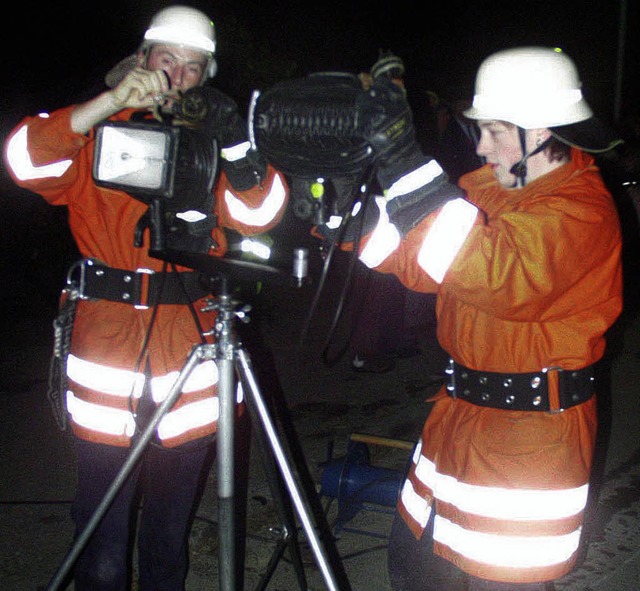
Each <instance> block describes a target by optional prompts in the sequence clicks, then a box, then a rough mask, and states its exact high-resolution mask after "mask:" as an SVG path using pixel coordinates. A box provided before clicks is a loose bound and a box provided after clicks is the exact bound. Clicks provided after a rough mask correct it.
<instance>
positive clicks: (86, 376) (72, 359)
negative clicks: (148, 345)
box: [67, 355, 145, 398]
mask: <svg viewBox="0 0 640 591" xmlns="http://www.w3.org/2000/svg"><path fill="white" fill-rule="evenodd" d="M67 377H69V379H71V380H73V381H74V382H76V383H77V384H79V385H80V386H84V387H85V388H89V389H90V390H95V391H96V392H102V393H103V394H110V395H112V396H118V397H121V398H128V397H129V396H132V395H133V396H134V397H135V398H140V396H141V395H142V391H143V388H144V380H145V377H144V374H143V373H141V372H134V371H130V370H128V369H120V368H117V367H111V366H108V365H101V364H100V363H95V362H94V361H87V360H86V359H80V358H79V357H76V356H75V355H69V356H68V358H67Z"/></svg>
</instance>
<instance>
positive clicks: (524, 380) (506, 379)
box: [446, 360, 595, 411]
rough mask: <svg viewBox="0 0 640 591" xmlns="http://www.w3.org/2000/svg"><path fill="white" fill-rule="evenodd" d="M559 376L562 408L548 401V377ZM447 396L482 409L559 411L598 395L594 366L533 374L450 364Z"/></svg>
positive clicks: (558, 369) (547, 370)
mask: <svg viewBox="0 0 640 591" xmlns="http://www.w3.org/2000/svg"><path fill="white" fill-rule="evenodd" d="M550 372H557V373H558V389H559V397H560V406H559V408H555V405H553V404H552V403H551V402H550V400H549V373H550ZM446 373H447V376H448V384H447V393H448V394H449V396H451V397H452V398H459V399H460V400H466V401H468V402H471V403H473V404H477V405H479V406H489V407H492V408H501V409H508V410H541V411H559V410H563V409H565V408H570V407H571V406H575V405H576V404H580V403H582V402H586V401H587V400H589V398H591V397H592V396H593V395H594V393H595V383H594V376H593V366H591V365H590V366H588V367H585V368H583V369H577V370H573V369H560V368H556V367H554V368H550V369H545V370H542V371H537V372H531V373H496V372H491V371H478V370H475V369H469V368H468V367H464V366H463V365H459V364H458V363H455V362H454V361H453V360H450V361H449V366H448V367H447V370H446Z"/></svg>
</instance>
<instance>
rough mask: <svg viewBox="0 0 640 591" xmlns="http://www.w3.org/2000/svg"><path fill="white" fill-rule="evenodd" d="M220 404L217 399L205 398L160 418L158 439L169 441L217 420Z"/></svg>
mask: <svg viewBox="0 0 640 591" xmlns="http://www.w3.org/2000/svg"><path fill="white" fill-rule="evenodd" d="M219 416H220V403H219V401H218V399H217V398H206V399H204V400H198V401H196V402H192V403H191V404H185V405H184V406H181V407H180V408H178V409H176V410H172V411H171V412H170V413H168V414H167V415H165V416H164V417H162V420H161V421H160V424H159V425H158V437H160V439H162V440H165V439H171V438H172V437H177V436H178V435H182V434H183V433H184V432H185V431H189V430H191V429H195V428H197V427H204V426H205V425H209V424H211V423H213V422H214V421H217V420H218V417H219Z"/></svg>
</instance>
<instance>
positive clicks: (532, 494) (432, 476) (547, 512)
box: [415, 455, 589, 521]
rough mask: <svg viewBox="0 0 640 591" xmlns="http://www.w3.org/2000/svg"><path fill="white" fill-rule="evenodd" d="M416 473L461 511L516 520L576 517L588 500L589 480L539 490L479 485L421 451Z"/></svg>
mask: <svg viewBox="0 0 640 591" xmlns="http://www.w3.org/2000/svg"><path fill="white" fill-rule="evenodd" d="M415 474H416V477H417V478H418V480H419V481H420V482H422V484H424V485H425V486H427V487H429V488H430V489H431V490H432V491H433V494H434V496H435V497H436V498H437V499H438V500H441V501H444V502H446V503H449V504H451V505H453V506H455V507H457V508H458V509H459V510H460V511H464V512H466V513H472V514H474V515H481V516H483V517H491V518H494V519H509V520H513V521H544V520H558V519H565V518H568V517H572V516H574V515H577V514H579V513H580V512H581V511H583V510H584V508H585V507H586V504H587V494H588V492H589V486H588V484H584V485H582V486H578V487H575V488H565V489H554V490H535V489H513V488H500V487H496V486H478V485H473V484H468V483H466V482H460V481H458V480H456V479H455V478H453V477H452V476H447V475H445V474H440V473H438V472H437V470H436V466H435V464H434V463H433V462H432V461H431V460H429V459H428V458H426V457H425V456H423V455H421V456H420V459H419V460H418V463H417V465H416V466H415Z"/></svg>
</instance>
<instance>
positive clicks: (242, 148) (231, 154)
mask: <svg viewBox="0 0 640 591" xmlns="http://www.w3.org/2000/svg"><path fill="white" fill-rule="evenodd" d="M249 148H251V142H249V141H246V142H240V143H239V144H236V145H235V146H228V147H226V148H222V150H220V157H221V158H222V159H223V160H226V161H227V162H236V161H237V160H242V159H243V158H244V157H245V156H246V155H247V152H248V151H249Z"/></svg>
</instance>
